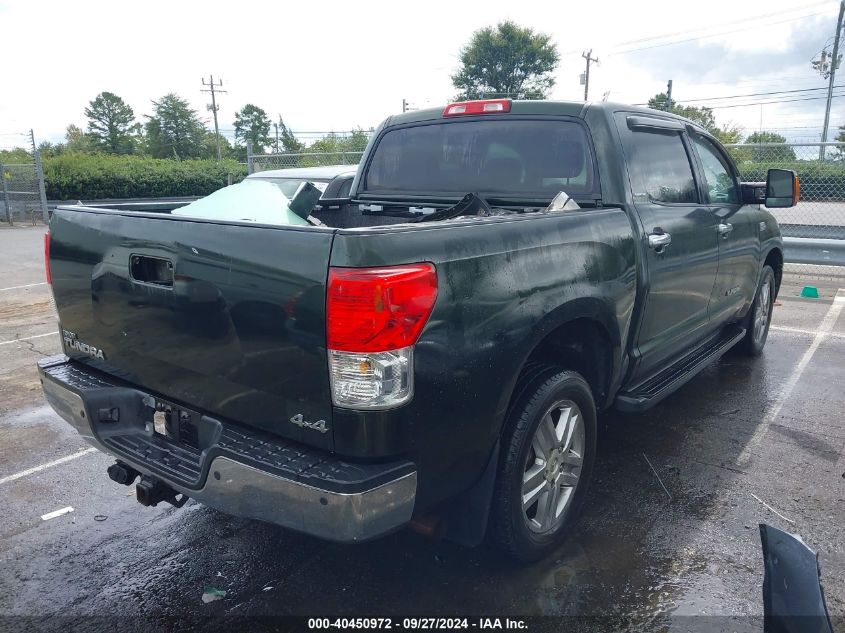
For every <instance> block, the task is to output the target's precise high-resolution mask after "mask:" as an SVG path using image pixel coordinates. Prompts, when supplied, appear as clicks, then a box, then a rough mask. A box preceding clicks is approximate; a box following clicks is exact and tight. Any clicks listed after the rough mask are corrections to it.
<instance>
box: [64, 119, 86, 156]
mask: <svg viewBox="0 0 845 633" xmlns="http://www.w3.org/2000/svg"><path fill="white" fill-rule="evenodd" d="M91 146H92V143H91V137H90V136H89V135H88V134H86V133H85V132H83V131H82V129H81V128H80V127H79V126H78V125H73V124H72V123H71V124H70V125H68V126H67V129H66V130H65V149H66V150H67V151H69V152H90V151H91Z"/></svg>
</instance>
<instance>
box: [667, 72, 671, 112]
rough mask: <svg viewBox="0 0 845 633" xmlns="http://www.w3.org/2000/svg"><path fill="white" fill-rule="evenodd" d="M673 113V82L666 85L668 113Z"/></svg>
mask: <svg viewBox="0 0 845 633" xmlns="http://www.w3.org/2000/svg"><path fill="white" fill-rule="evenodd" d="M671 111H672V80H671V79H670V80H669V83H668V84H666V112H671Z"/></svg>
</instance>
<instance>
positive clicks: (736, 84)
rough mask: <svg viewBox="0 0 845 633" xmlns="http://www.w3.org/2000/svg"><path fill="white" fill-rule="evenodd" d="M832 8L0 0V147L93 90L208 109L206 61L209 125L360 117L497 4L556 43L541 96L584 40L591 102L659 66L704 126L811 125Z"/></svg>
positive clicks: (614, 94) (639, 91)
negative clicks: (246, 114) (252, 111)
mask: <svg viewBox="0 0 845 633" xmlns="http://www.w3.org/2000/svg"><path fill="white" fill-rule="evenodd" d="M687 6H688V7H689V9H685V8H684V7H687ZM837 11H838V3H837V2H832V1H828V2H819V1H818V0H815V1H813V0H801V1H800V2H798V3H796V2H790V1H788V0H762V1H757V0H753V1H752V0H740V1H739V2H737V1H736V0H732V1H731V0H708V1H707V2H697V3H695V4H692V3H679V2H659V1H656V0H640V1H639V2H604V1H602V0H594V1H592V2H579V3H574V2H573V3H568V2H548V1H547V2H534V1H532V0H520V1H518V2H517V1H514V0H511V1H509V2H501V1H499V0H485V1H482V2H455V1H454V0H451V1H449V2H441V1H440V0H429V1H428V2H425V3H404V2H368V1H366V0H359V1H358V2H348V1H347V2H335V1H333V0H322V1H318V2H299V3H282V2H264V1H262V0H253V1H250V2H238V3H234V2H226V3H219V4H218V3H214V2H210V1H206V2H193V1H190V0H178V1H177V0H170V1H169V2H161V1H159V0H147V1H146V2H128V1H123V2H120V1H115V0H108V1H100V0H74V1H73V2H66V1H57V2H48V1H46V0H0V39H1V40H2V42H3V47H2V48H3V51H4V55H3V64H2V71H0V86H2V87H0V93H2V98H0V147H7V146H10V145H14V144H16V143H17V142H18V140H17V139H18V137H16V136H14V135H15V134H16V133H18V132H21V131H24V130H28V129H29V128H33V129H34V130H35V134H36V138H37V139H38V140H39V141H40V140H52V141H57V140H61V139H62V137H63V135H64V130H65V128H66V127H67V125H68V124H70V123H75V124H77V125H80V126H83V127H84V125H85V117H84V114H83V109H84V108H85V106H86V105H87V103H88V102H89V101H90V100H91V99H93V98H94V96H96V94H97V93H98V92H100V91H103V90H108V91H111V92H114V93H116V94H118V95H120V96H121V97H123V98H124V99H125V100H126V101H127V102H128V103H129V104H130V105H131V106H132V108H133V109H134V110H135V113H136V115H137V116H138V118H139V120H143V115H144V114H149V113H150V112H151V103H150V100H151V99H155V98H157V97H160V96H161V95H163V94H165V93H168V92H176V93H177V94H179V95H181V96H182V97H185V98H186V99H188V100H189V101H190V102H191V104H192V105H193V107H194V108H196V109H197V111H198V112H199V113H200V115H201V116H202V117H203V118H205V119H207V120H208V121H209V123H210V116H209V115H210V112H208V111H207V109H206V103H207V102H208V95H206V94H205V93H202V92H201V89H202V86H201V85H200V80H201V78H202V77H206V78H207V77H208V76H209V74H213V75H214V77H215V79H217V78H221V79H222V80H223V83H224V86H223V88H224V89H226V90H227V91H228V93H227V94H224V95H221V99H220V103H221V109H220V121H221V127H222V128H223V130H224V133H225V134H226V135H227V136H231V127H232V120H233V117H234V113H235V112H236V111H237V110H238V109H239V108H241V107H242V106H243V105H244V104H246V103H254V104H256V105H258V106H260V107H262V108H264V109H265V110H266V111H267V112H268V114H270V116H271V117H272V118H275V117H276V116H277V115H278V114H281V115H282V117H284V120H285V122H286V123H287V124H288V125H289V126H290V127H291V128H292V129H294V130H295V131H298V132H300V133H302V135H303V136H304V137H306V138H307V136H308V133H311V132H321V131H325V130H349V129H351V128H353V127H355V126H361V127H370V126H373V125H376V124H377V123H378V122H379V121H380V120H381V119H382V118H384V117H385V116H387V115H389V114H391V113H394V112H397V111H399V110H401V106H402V99H403V98H404V99H407V100H408V101H409V102H410V104H411V105H412V106H416V107H425V106H428V105H442V104H444V103H446V102H447V101H448V100H449V99H450V97H451V96H452V95H453V94H454V92H455V91H454V89H453V88H452V86H451V81H450V77H449V76H450V74H451V73H453V72H454V71H455V69H456V67H457V63H458V53H459V50H460V48H461V46H462V45H463V44H464V43H465V42H466V41H467V39H468V38H469V36H470V35H471V34H472V32H473V31H474V30H476V29H478V28H481V27H484V26H487V25H490V24H495V23H497V22H499V21H502V20H506V19H510V20H514V21H516V22H518V23H519V24H521V25H524V26H529V27H532V28H534V29H535V30H539V31H542V32H546V33H549V34H551V35H552V36H553V39H554V41H555V42H556V44H557V47H558V50H559V52H560V53H561V64H560V66H559V68H558V70H557V71H556V81H557V83H556V86H555V88H554V90H553V92H552V95H551V96H552V98H554V99H576V100H580V99H582V98H583V87H582V86H580V85H579V74H580V73H581V72H582V71H583V65H584V60H583V59H582V58H581V52H582V51H583V50H586V49H590V48H591V49H592V50H593V55H594V56H596V57H598V58H599V62H600V63H599V64H598V66H594V67H593V70H592V72H591V85H590V96H591V98H593V99H601V98H602V96H603V94H604V93H605V92H609V93H610V100H612V101H620V102H626V103H642V102H645V101H646V100H647V99H648V98H649V97H650V96H652V95H654V94H655V93H657V92H661V91H663V90H665V85H666V80H667V79H670V78H671V79H672V80H673V81H674V97H675V99H676V100H678V101H679V102H681V103H685V104H690V105H710V106H713V107H714V111H715V113H716V118H717V121H718V122H719V123H720V124H724V123H733V124H737V125H740V126H741V127H743V128H744V129H745V130H746V132H747V133H748V132H752V131H754V130H756V129H758V128H759V127H760V125H761V116H762V127H763V129H767V130H779V131H781V132H782V133H783V134H784V135H786V136H788V138H790V140H818V139H819V135H820V132H821V125H822V120H823V114H824V99H822V98H819V97H823V96H824V94H825V93H824V90H820V89H819V88H824V87H825V86H826V81H825V80H824V79H822V78H821V77H820V76H819V75H818V73H816V72H815V71H814V70H813V69H812V68H811V66H810V61H811V60H812V59H813V58H814V57H815V56H817V55H818V53H819V52H820V51H821V50H822V48H824V47H825V45H826V44H830V43H832V39H833V35H834V31H835V27H836V16H837ZM831 48H832V46H831ZM843 73H845V71H843ZM836 83H837V84H840V83H842V84H845V74H844V75H843V78H842V81H837V82H836ZM783 91H795V92H789V93H784V92H783ZM837 92H840V93H842V94H843V95H845V88H843V89H841V90H838V91H837ZM759 93H775V94H759ZM745 95H749V96H745ZM705 99H706V100H707V101H704V100H705ZM773 102H779V103H773ZM833 103H834V105H833V110H832V115H831V120H832V125H839V124H843V123H845V99H843V100H838V99H835V100H834V102H833ZM728 106H730V107H728Z"/></svg>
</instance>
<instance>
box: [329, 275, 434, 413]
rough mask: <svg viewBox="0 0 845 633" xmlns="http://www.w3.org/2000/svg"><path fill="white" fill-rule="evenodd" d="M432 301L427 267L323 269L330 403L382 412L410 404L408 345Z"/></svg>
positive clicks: (431, 280) (410, 347)
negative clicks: (325, 273) (326, 280)
mask: <svg viewBox="0 0 845 633" xmlns="http://www.w3.org/2000/svg"><path fill="white" fill-rule="evenodd" d="M436 299H437V273H436V271H435V268H434V266H433V265H432V264H408V265H403V266H386V267H381V268H331V269H330V270H329V283H328V290H327V295H326V317H327V319H326V321H327V331H326V335H327V336H326V339H327V347H328V349H329V373H330V377H331V384H332V399H333V401H334V404H336V405H337V406H341V407H348V408H355V409H359V408H360V409H387V408H390V407H395V406H398V405H400V404H403V403H405V402H407V401H408V400H410V398H411V396H412V395H413V350H414V344H415V343H416V342H417V339H418V338H419V336H420V333H421V332H422V329H423V327H425V324H426V322H427V321H428V317H429V316H430V315H431V311H432V309H433V308H434V302H435V300H436Z"/></svg>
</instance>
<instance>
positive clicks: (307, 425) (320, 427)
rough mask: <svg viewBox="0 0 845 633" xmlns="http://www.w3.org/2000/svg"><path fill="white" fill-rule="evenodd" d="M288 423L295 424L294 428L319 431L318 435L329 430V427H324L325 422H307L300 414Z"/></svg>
mask: <svg viewBox="0 0 845 633" xmlns="http://www.w3.org/2000/svg"><path fill="white" fill-rule="evenodd" d="M290 421H291V422H293V423H294V424H296V426H301V427H302V428H304V429H311V430H313V431H319V432H320V433H325V432H327V431H328V430H329V427H327V426H326V421H325V420H317V421H316V422H309V421H308V420H306V419H305V418H304V417H303V416H302V414H301V413H297V414H296V415H295V416H293V417H292V418H291V419H290Z"/></svg>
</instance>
